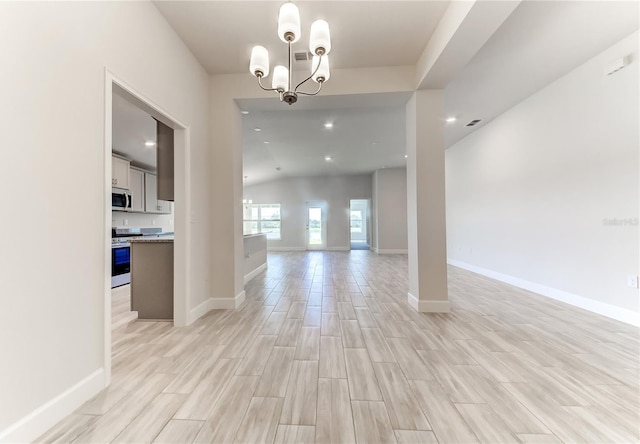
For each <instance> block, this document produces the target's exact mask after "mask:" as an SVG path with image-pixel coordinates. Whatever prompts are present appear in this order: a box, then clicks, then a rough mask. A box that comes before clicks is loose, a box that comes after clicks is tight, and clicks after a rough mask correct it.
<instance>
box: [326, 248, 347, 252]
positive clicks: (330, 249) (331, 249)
mask: <svg viewBox="0 0 640 444" xmlns="http://www.w3.org/2000/svg"><path fill="white" fill-rule="evenodd" d="M349 250H351V247H327V251H349Z"/></svg>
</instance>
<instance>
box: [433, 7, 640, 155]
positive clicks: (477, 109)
mask: <svg viewBox="0 0 640 444" xmlns="http://www.w3.org/2000/svg"><path fill="white" fill-rule="evenodd" d="M638 14H639V8H638V2H637V1H523V2H521V3H520V5H519V6H518V7H517V8H516V9H515V11H514V12H513V13H512V14H511V15H510V16H509V18H508V19H507V20H506V21H505V22H504V24H503V25H502V26H501V27H500V28H499V29H498V30H497V31H496V33H495V34H493V36H492V37H491V38H490V39H489V41H488V42H487V43H486V44H485V45H484V46H483V47H482V48H481V49H480V51H478V52H477V53H476V55H475V56H474V58H473V59H472V60H471V61H470V62H469V63H468V64H467V65H466V66H465V67H464V69H462V70H461V71H459V72H458V74H457V75H456V76H455V77H454V78H453V80H452V81H451V82H450V83H449V84H448V85H447V87H446V88H445V103H446V105H445V107H446V110H447V114H448V115H451V116H456V117H457V118H458V121H457V122H455V123H454V124H450V125H448V126H447V130H446V132H445V146H447V147H449V146H451V145H452V144H454V143H455V142H457V141H458V140H460V139H461V138H463V137H465V136H466V135H468V134H469V133H471V132H472V130H471V128H467V127H465V125H466V124H467V123H468V122H469V121H471V120H473V119H482V123H480V124H478V125H477V126H475V127H473V131H475V130H477V129H478V128H480V127H481V126H482V125H484V124H486V123H487V122H489V121H491V119H493V118H494V117H497V116H498V115H500V114H502V113H503V112H505V111H506V110H508V109H509V108H511V107H512V106H514V105H516V104H517V103H519V102H521V101H522V100H524V99H525V98H527V97H529V96H530V95H531V94H533V93H534V92H536V91H538V90H540V89H541V88H543V87H544V86H546V85H548V84H549V83H551V82H553V81H554V80H556V79H558V78H560V77H562V76H563V75H565V74H567V73H568V72H569V71H571V70H572V69H574V68H576V67H577V66H579V65H581V64H582V63H584V62H586V61H587V60H589V59H590V58H592V57H593V56H595V55H596V54H598V53H600V52H602V51H604V50H605V49H607V48H608V47H610V46H611V45H613V44H614V43H616V42H618V41H619V40H621V39H623V38H624V37H626V36H628V35H629V34H631V33H632V32H634V31H635V30H637V29H638V17H639V16H638Z"/></svg>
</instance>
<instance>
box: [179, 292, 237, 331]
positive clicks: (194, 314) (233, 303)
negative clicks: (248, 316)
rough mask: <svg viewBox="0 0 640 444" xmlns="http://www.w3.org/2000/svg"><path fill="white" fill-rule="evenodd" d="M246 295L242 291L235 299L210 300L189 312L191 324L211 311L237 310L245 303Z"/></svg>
mask: <svg viewBox="0 0 640 444" xmlns="http://www.w3.org/2000/svg"><path fill="white" fill-rule="evenodd" d="M245 297H246V293H245V292H244V290H242V291H241V292H240V293H238V294H237V295H236V296H235V297H234V298H209V299H207V300H206V301H204V302H202V303H201V304H199V305H198V306H197V307H195V308H194V309H192V310H191V311H190V312H189V324H191V323H192V322H194V321H195V320H197V319H199V318H201V317H202V316H204V315H206V314H207V313H209V311H211V310H235V309H236V308H238V307H240V306H241V305H242V303H243V302H244V299H245Z"/></svg>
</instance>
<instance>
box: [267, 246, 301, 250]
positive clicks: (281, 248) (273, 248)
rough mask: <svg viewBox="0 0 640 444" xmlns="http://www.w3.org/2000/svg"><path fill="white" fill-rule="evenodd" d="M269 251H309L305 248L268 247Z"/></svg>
mask: <svg viewBox="0 0 640 444" xmlns="http://www.w3.org/2000/svg"><path fill="white" fill-rule="evenodd" d="M267 251H307V249H306V248H305V247H270V246H269V245H267Z"/></svg>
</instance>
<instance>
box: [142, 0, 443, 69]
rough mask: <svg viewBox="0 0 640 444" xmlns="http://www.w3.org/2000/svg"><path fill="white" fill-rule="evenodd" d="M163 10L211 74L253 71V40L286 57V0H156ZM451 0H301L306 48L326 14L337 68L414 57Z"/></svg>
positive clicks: (275, 57)
mask: <svg viewBox="0 0 640 444" xmlns="http://www.w3.org/2000/svg"><path fill="white" fill-rule="evenodd" d="M154 3H155V5H156V7H157V8H158V10H159V11H160V12H161V13H162V15H164V17H165V18H166V19H167V21H168V22H169V24H170V25H171V26H172V27H173V29H174V30H175V31H176V32H177V33H178V35H179V36H180V38H181V39H182V40H183V41H184V42H185V43H186V44H187V46H188V47H189V49H191V51H192V52H193V54H194V55H195V56H196V57H197V58H198V60H199V61H200V63H201V64H202V65H203V66H204V67H205V69H206V70H207V71H208V72H209V74H228V73H244V72H247V73H248V72H249V57H250V54H251V48H252V47H253V46H255V45H262V46H264V47H266V48H267V49H268V50H269V53H270V58H271V66H275V65H276V64H286V59H287V46H286V45H285V44H284V43H283V42H282V41H281V40H280V39H279V38H278V35H277V30H278V11H279V9H280V5H281V4H282V3H284V2H283V1H156V2H154ZM448 3H449V2H448V1H304V0H302V1H296V5H297V6H298V8H299V10H300V19H301V25H302V36H301V38H300V40H299V41H298V42H297V43H295V44H294V45H293V49H294V51H306V50H308V45H309V28H310V27H311V23H312V22H313V21H314V20H316V19H325V20H327V21H328V22H329V25H330V29H331V43H332V48H333V49H332V51H331V54H330V61H331V66H332V67H333V68H362V67H368V66H401V65H414V64H415V63H416V60H417V59H418V57H419V56H420V54H421V53H422V50H423V49H424V47H425V45H426V44H427V41H428V40H429V38H430V36H431V34H432V33H433V30H434V29H435V27H436V25H437V24H438V22H439V21H440V18H441V17H442V14H443V13H444V11H445V9H446V7H447V4H448Z"/></svg>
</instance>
